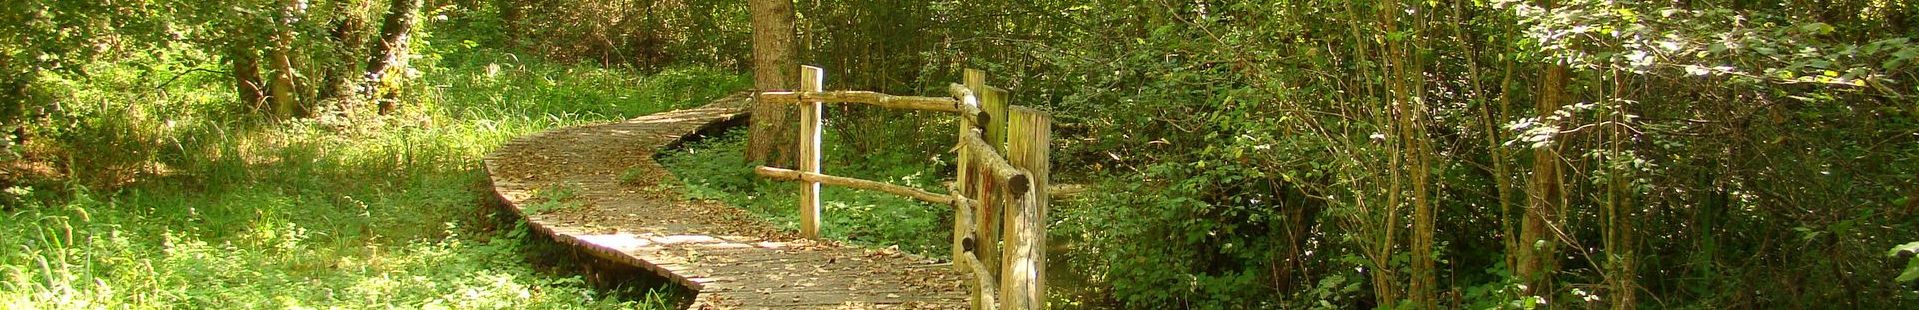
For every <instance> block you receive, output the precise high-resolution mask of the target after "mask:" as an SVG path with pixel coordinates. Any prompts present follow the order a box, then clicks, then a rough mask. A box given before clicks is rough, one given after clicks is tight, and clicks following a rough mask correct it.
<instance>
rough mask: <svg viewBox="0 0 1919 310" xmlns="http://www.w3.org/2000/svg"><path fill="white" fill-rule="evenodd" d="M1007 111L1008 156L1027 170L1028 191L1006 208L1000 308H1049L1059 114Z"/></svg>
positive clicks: (1027, 109)
mask: <svg viewBox="0 0 1919 310" xmlns="http://www.w3.org/2000/svg"><path fill="white" fill-rule="evenodd" d="M1008 112H1009V113H1008V114H1007V122H1006V124H1007V128H1006V130H1007V140H1006V160H1007V162H1008V163H1011V164H1013V166H1014V167H1019V168H1020V169H1021V170H1026V177H1027V180H1028V182H1029V184H1032V186H1029V187H1028V190H1027V192H1026V195H1024V196H1023V197H1021V198H1020V200H1019V201H1017V202H1015V204H1014V205H1012V206H1009V208H1006V216H1005V219H1006V225H1005V227H1006V233H1007V234H1009V235H1010V237H1008V238H1007V239H1006V253H1005V257H1004V259H1003V260H1002V263H1001V265H1000V270H1001V271H1000V286H999V289H1000V290H1001V291H1000V298H999V300H1000V302H1001V303H1004V305H1003V306H1002V307H1000V309H1045V308H1046V223H1048V220H1047V218H1046V216H1047V215H1046V213H1047V208H1048V206H1047V204H1048V201H1047V200H1048V198H1047V197H1048V196H1047V195H1048V194H1049V193H1047V192H1046V186H1047V183H1048V182H1049V180H1048V179H1047V178H1048V177H1050V176H1051V174H1052V173H1051V172H1052V164H1051V163H1050V162H1049V160H1050V157H1051V154H1050V151H1049V149H1050V148H1051V141H1052V138H1053V137H1052V136H1053V129H1052V123H1053V117H1052V115H1050V114H1047V113H1046V112H1044V111H1040V110H1035V109H1031V108H1027V107H1012V108H1011V109H1010V110H1009V111H1008Z"/></svg>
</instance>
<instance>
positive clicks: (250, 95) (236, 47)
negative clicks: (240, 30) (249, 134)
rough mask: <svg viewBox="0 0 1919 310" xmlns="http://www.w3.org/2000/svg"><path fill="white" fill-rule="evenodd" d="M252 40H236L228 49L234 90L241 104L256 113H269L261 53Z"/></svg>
mask: <svg viewBox="0 0 1919 310" xmlns="http://www.w3.org/2000/svg"><path fill="white" fill-rule="evenodd" d="M254 43H255V42H253V41H252V40H235V41H234V42H232V43H230V44H231V45H230V46H228V47H227V61H229V62H231V65H232V66H233V90H234V91H235V92H237V93H239V97H240V104H242V105H245V106H246V107H247V108H249V109H252V110H253V112H254V113H264V112H266V111H268V109H269V107H268V106H267V105H266V104H267V97H268V96H267V89H266V87H267V86H266V82H265V80H264V79H262V78H261V77H260V51H259V50H256V49H255V48H258V47H257V46H254Z"/></svg>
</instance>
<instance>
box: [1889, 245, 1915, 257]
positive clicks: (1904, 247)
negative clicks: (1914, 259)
mask: <svg viewBox="0 0 1919 310" xmlns="http://www.w3.org/2000/svg"><path fill="white" fill-rule="evenodd" d="M1907 251H1910V252H1913V253H1919V241H1913V242H1912V243H1907V244H1902V245H1899V246H1896V247H1892V250H1891V251H1886V256H1888V257H1899V252H1907Z"/></svg>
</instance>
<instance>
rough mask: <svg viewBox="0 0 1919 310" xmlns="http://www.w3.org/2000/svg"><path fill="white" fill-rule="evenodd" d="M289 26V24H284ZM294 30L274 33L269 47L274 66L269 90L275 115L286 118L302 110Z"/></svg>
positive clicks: (269, 55) (270, 59) (270, 63)
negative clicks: (294, 49)
mask: <svg viewBox="0 0 1919 310" xmlns="http://www.w3.org/2000/svg"><path fill="white" fill-rule="evenodd" d="M282 26H287V25H282ZM292 37H293V31H292V30H291V29H285V30H280V31H279V32H278V33H275V34H274V35H273V40H272V41H273V47H272V48H270V49H267V62H268V64H269V65H272V66H273V80H272V81H271V82H269V83H270V84H268V85H267V86H268V91H269V92H271V93H272V94H273V97H272V102H273V117H274V118H276V119H285V118H289V117H294V116H296V115H295V114H298V113H299V112H300V90H299V81H298V79H299V72H297V71H295V70H298V69H297V67H296V66H294V65H293V56H292V54H293V38H292Z"/></svg>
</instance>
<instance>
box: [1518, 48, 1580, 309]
mask: <svg viewBox="0 0 1919 310" xmlns="http://www.w3.org/2000/svg"><path fill="white" fill-rule="evenodd" d="M1566 82H1567V76H1566V66H1565V65H1562V64H1556V63H1555V64H1549V65H1547V68H1546V72H1545V73H1544V74H1543V76H1542V77H1541V83H1542V84H1540V87H1539V98H1538V99H1539V100H1538V101H1537V102H1536V106H1535V109H1536V111H1535V112H1537V113H1538V115H1539V118H1540V119H1541V121H1542V122H1545V120H1546V119H1548V117H1551V116H1552V115H1553V112H1554V111H1558V110H1559V107H1560V105H1562V104H1563V102H1564V101H1565V97H1566V94H1565V92H1566ZM1553 125H1556V124H1542V125H1541V126H1553ZM1558 138H1559V137H1553V139H1555V140H1553V141H1550V142H1549V143H1548V144H1547V145H1544V146H1540V147H1537V148H1534V149H1533V171H1532V180H1531V182H1530V184H1528V185H1529V188H1528V189H1527V192H1528V194H1527V195H1526V198H1527V203H1526V217H1525V220H1524V223H1523V224H1522V225H1520V228H1519V229H1520V231H1519V237H1520V238H1519V240H1520V244H1519V246H1520V248H1521V251H1520V262H1519V266H1518V268H1516V269H1515V270H1514V275H1515V276H1518V277H1519V279H1520V281H1522V282H1523V283H1526V284H1527V285H1526V294H1530V295H1551V294H1552V292H1553V289H1552V288H1551V285H1552V284H1553V279H1552V274H1553V272H1554V270H1556V269H1557V268H1558V267H1557V266H1558V264H1557V260H1556V254H1555V253H1557V252H1558V248H1559V245H1558V238H1557V237H1556V235H1557V234H1556V233H1554V231H1556V230H1555V227H1556V226H1558V225H1559V217H1560V214H1561V213H1562V209H1561V208H1562V207H1563V206H1562V205H1563V204H1564V201H1565V192H1564V191H1565V187H1564V186H1563V184H1561V182H1560V181H1561V175H1560V171H1559V170H1560V169H1559V168H1560V165H1561V163H1560V161H1559V146H1561V145H1563V144H1564V141H1558V140H1557V139H1558Z"/></svg>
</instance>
